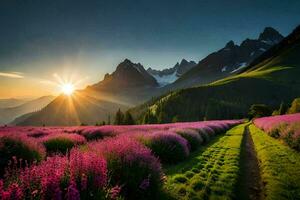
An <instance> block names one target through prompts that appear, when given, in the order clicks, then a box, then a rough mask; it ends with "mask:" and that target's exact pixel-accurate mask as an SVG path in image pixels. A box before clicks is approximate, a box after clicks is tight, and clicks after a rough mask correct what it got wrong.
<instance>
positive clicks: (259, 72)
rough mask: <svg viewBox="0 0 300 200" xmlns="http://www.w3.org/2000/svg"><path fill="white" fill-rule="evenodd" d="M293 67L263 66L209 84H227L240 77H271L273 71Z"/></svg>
mask: <svg viewBox="0 0 300 200" xmlns="http://www.w3.org/2000/svg"><path fill="white" fill-rule="evenodd" d="M291 68H292V67H283V66H276V67H272V68H265V67H261V68H258V69H255V70H252V71H249V72H244V73H241V74H237V75H234V76H229V77H226V78H224V79H221V80H218V81H215V82H213V83H210V84H208V85H209V86H216V85H222V84H227V83H230V82H232V81H235V80H238V79H240V78H263V79H268V80H269V79H270V78H271V73H273V72H277V71H281V70H287V69H291Z"/></svg>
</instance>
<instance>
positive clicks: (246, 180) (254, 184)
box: [236, 126, 262, 200]
mask: <svg viewBox="0 0 300 200" xmlns="http://www.w3.org/2000/svg"><path fill="white" fill-rule="evenodd" d="M240 167H241V171H240V175H239V179H238V184H237V188H236V194H237V199H243V200H259V199H262V189H261V188H262V183H261V177H260V171H259V165H258V160H257V157H256V152H255V149H254V144H253V140H252V137H251V135H250V132H249V128H248V126H246V128H245V130H244V137H243V141H242V148H241V158H240Z"/></svg>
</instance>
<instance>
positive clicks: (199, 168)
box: [0, 114, 300, 200]
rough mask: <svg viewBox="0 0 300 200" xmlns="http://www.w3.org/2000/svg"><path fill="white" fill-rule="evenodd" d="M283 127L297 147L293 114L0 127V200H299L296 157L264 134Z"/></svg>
mask: <svg viewBox="0 0 300 200" xmlns="http://www.w3.org/2000/svg"><path fill="white" fill-rule="evenodd" d="M283 122H284V123H285V124H286V125H285V126H288V127H293V129H292V130H293V134H292V135H291V137H290V140H294V142H296V141H298V138H297V137H295V134H296V135H297V133H298V132H299V129H297V127H299V126H295V125H294V124H295V123H299V122H300V115H299V114H294V115H282V116H274V117H269V118H259V119H255V120H254V121H253V122H245V121H244V120H217V121H203V122H185V123H170V124H153V125H130V126H128V125H127V126H126V125H119V126H113V125H106V126H78V127H1V128H0V154H1V163H0V164H1V165H0V170H1V173H0V175H1V177H0V199H9V200H10V199H111V200H113V199H258V198H260V199H299V198H300V179H299V178H300V174H299V170H298V169H299V167H300V155H299V152H297V151H296V150H295V149H297V148H294V146H291V145H290V144H289V143H287V142H286V140H285V139H284V138H283V137H281V135H285V133H283V132H282V130H286V129H276V130H277V132H278V134H279V135H280V137H275V138H274V136H273V135H272V134H271V133H272V132H274V131H273V130H274V129H275V127H281V126H282V125H281V124H282V123H283ZM290 129H291V128H289V130H290ZM248 151H250V152H248ZM248 153H250V154H252V156H253V158H250V157H249V155H248ZM249 166H250V167H251V168H253V166H254V168H255V166H257V168H255V170H249ZM251 176H253V177H256V178H257V179H255V180H254V181H253V180H251V181H249V179H251ZM253 187H257V188H256V189H255V190H253Z"/></svg>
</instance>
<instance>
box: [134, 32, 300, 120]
mask: <svg viewBox="0 0 300 200" xmlns="http://www.w3.org/2000/svg"><path fill="white" fill-rule="evenodd" d="M299 55H300V27H298V28H297V29H295V31H294V32H293V33H291V34H290V35H289V36H288V37H286V38H285V39H284V40H283V41H282V42H281V43H279V44H278V45H275V46H274V47H273V48H271V49H270V50H269V51H267V52H265V53H264V54H263V55H261V56H260V57H259V58H258V59H256V60H254V61H253V64H250V65H249V67H247V68H246V69H245V70H244V72H242V73H240V74H237V75H234V76H231V77H227V78H224V79H221V80H218V81H215V82H213V83H210V84H208V85H202V86H198V87H193V88H188V89H183V90H180V91H177V92H172V93H170V94H168V95H166V96H164V97H162V98H161V99H159V100H157V101H155V103H152V104H151V105H150V106H149V107H148V108H145V107H141V106H140V107H139V112H141V110H143V113H144V114H143V115H141V116H140V119H141V120H142V119H145V118H146V122H149V119H151V120H150V122H158V123H161V122H171V121H194V120H203V119H225V118H241V117H245V116H246V115H247V112H248V109H249V107H250V106H251V105H252V104H256V103H264V104H268V105H270V106H273V107H274V108H275V107H277V106H278V105H279V104H280V103H281V102H290V101H291V100H292V99H294V98H295V97H298V96H300V80H299V77H300V58H299ZM145 105H147V104H145ZM133 111H135V110H133Z"/></svg>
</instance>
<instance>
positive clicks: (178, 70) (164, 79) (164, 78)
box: [147, 59, 196, 86]
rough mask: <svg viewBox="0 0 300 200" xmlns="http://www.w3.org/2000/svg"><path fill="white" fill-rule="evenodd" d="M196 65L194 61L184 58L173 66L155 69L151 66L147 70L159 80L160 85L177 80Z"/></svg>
mask: <svg viewBox="0 0 300 200" xmlns="http://www.w3.org/2000/svg"><path fill="white" fill-rule="evenodd" d="M194 66H196V63H195V62H194V61H187V60H185V59H182V60H181V62H180V63H178V62H177V63H176V64H175V65H174V67H172V68H167V69H163V70H155V69H152V68H151V67H149V68H148V69H147V72H148V73H149V74H150V75H152V76H153V77H154V78H155V79H156V80H157V82H158V83H159V85H160V86H165V85H167V84H170V83H173V82H175V81H176V80H177V79H178V78H179V77H181V76H182V75H183V74H184V73H186V72H187V71H189V70H190V69H192V68H193V67H194Z"/></svg>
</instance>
